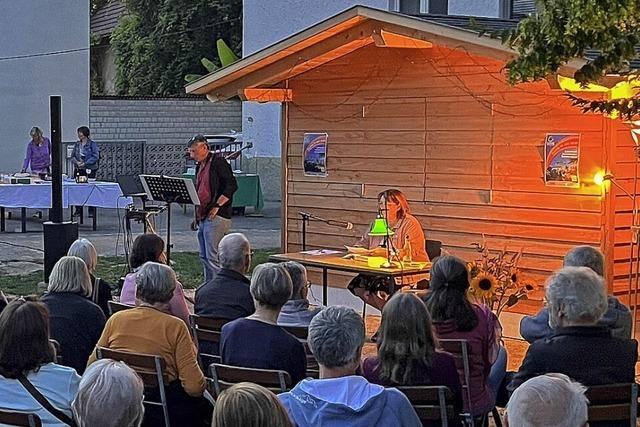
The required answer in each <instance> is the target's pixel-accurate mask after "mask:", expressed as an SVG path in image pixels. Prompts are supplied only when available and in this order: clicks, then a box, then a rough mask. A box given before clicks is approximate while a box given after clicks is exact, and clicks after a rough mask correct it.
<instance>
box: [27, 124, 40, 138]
mask: <svg viewBox="0 0 640 427" xmlns="http://www.w3.org/2000/svg"><path fill="white" fill-rule="evenodd" d="M29 136H30V137H31V138H33V139H35V140H37V141H39V140H41V139H42V129H40V128H39V127H38V126H34V127H32V128H31V130H30V131H29Z"/></svg>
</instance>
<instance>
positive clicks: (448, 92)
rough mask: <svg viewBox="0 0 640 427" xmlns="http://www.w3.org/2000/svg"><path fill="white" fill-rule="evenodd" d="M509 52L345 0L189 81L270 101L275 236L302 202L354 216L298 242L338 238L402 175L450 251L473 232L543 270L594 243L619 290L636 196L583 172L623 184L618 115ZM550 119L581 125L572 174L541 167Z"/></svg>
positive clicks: (199, 88) (297, 232) (626, 145)
mask: <svg viewBox="0 0 640 427" xmlns="http://www.w3.org/2000/svg"><path fill="white" fill-rule="evenodd" d="M513 56H514V52H513V51H511V50H509V49H508V48H506V47H505V46H503V45H502V44H501V43H500V41H498V40H495V39H491V38H489V37H479V36H478V34H477V33H475V32H472V31H469V30H465V29H461V28H456V27H454V26H450V25H443V24H440V23H436V22H432V21H430V20H429V17H424V18H422V19H421V18H416V17H411V16H405V15H401V14H396V13H391V12H385V11H380V10H374V9H370V8H366V7H361V6H357V7H354V8H351V9H349V10H346V11H345V12H343V13H340V14H338V15H336V16H334V17H332V18H330V19H328V20H326V21H323V22H320V23H318V24H316V25H314V26H312V27H310V28H308V29H306V30H304V31H302V32H300V33H298V34H295V35H293V36H291V37H289V38H287V39H285V40H282V41H281V42H279V43H276V44H274V45H272V46H270V47H268V48H266V49H264V50H262V51H260V52H257V53H255V54H253V55H251V56H248V57H246V58H243V59H242V60H240V61H238V62H237V63H234V64H232V65H230V66H228V67H226V68H223V69H221V70H219V71H217V72H214V73H212V74H209V75H208V76H205V77H204V78H202V79H200V80H198V81H197V82H194V83H192V84H190V85H188V86H187V92H189V93H195V94H207V96H208V97H209V99H211V100H212V101H216V100H224V99H228V98H231V97H234V96H240V97H241V98H242V99H245V100H250V101H257V102H266V101H279V102H282V105H283V108H282V124H283V126H282V158H283V161H282V165H283V169H282V186H283V187H282V194H283V201H282V209H283V232H282V245H283V250H284V251H289V252H293V251H299V250H301V241H302V236H301V228H302V226H301V218H300V216H299V211H307V212H311V213H313V214H315V215H318V216H320V217H322V218H325V219H331V220H342V221H351V222H353V223H354V225H355V227H354V229H353V230H345V229H340V228H337V227H333V226H330V225H326V224H323V223H320V222H311V223H310V225H309V227H308V235H307V242H308V245H309V246H310V247H322V248H339V247H341V246H342V245H343V244H349V243H352V242H353V241H354V240H355V239H356V238H357V237H358V236H359V235H361V234H362V233H364V232H365V231H366V230H367V227H368V225H369V224H370V222H371V221H372V219H373V218H374V216H375V213H376V209H377V201H376V195H377V194H378V192H380V191H381V190H383V189H386V188H398V189H400V190H402V191H403V192H405V193H406V194H407V195H408V197H409V200H410V203H411V207H412V210H413V213H414V214H415V215H416V216H417V218H418V219H419V220H420V222H421V223H422V225H423V228H424V230H425V234H426V236H427V238H430V239H436V240H441V241H442V242H443V244H444V247H445V248H446V249H447V250H448V251H449V252H451V253H453V254H456V255H458V256H460V257H462V258H465V259H467V260H472V259H474V258H476V257H477V252H475V250H474V249H473V248H472V246H471V244H472V243H473V242H479V241H480V240H481V238H482V235H483V234H484V235H485V236H486V239H487V243H488V245H489V247H490V248H491V249H495V250H500V249H502V248H504V247H506V248H508V249H509V250H513V251H518V250H520V249H522V250H523V258H522V260H521V262H520V266H521V267H522V268H523V269H524V270H526V271H527V272H528V273H529V274H530V275H532V276H533V277H535V278H537V279H538V280H540V281H542V280H543V279H544V278H545V277H546V276H547V275H548V274H549V273H550V272H552V271H553V270H555V269H557V268H558V267H559V266H561V263H562V256H563V255H564V254H565V252H566V251H567V250H569V249H570V248H571V247H573V246H575V245H580V244H587V245H593V246H597V247H599V248H601V250H602V251H603V252H604V253H605V256H606V259H607V261H608V263H607V270H606V275H607V278H608V279H609V280H608V283H609V286H610V288H611V290H612V291H613V292H614V293H616V294H626V293H627V288H628V286H629V285H628V280H627V279H628V277H629V265H630V259H631V256H630V251H631V245H630V240H631V229H630V225H631V217H632V213H631V210H632V201H631V199H630V198H629V197H628V196H627V195H626V194H625V193H623V192H621V191H619V190H618V189H617V187H615V186H610V187H606V186H605V187H601V186H599V185H596V184H595V183H594V180H593V176H594V174H595V173H596V172H597V171H599V170H602V171H605V172H606V173H611V174H613V175H614V176H615V177H616V183H618V184H620V185H621V186H623V187H625V188H626V189H627V190H628V191H629V192H631V193H633V194H635V192H634V191H633V190H634V188H633V184H634V174H636V172H637V169H636V166H635V165H636V161H635V155H634V151H633V148H634V143H633V140H632V138H631V134H630V132H629V128H628V127H627V126H626V125H624V124H623V123H621V122H620V121H619V120H618V121H616V120H611V119H607V118H605V117H603V116H601V115H595V114H591V115H586V114H582V113H581V112H580V111H579V110H578V109H577V108H575V107H573V106H571V104H570V102H569V101H568V99H567V98H566V97H565V96H564V94H563V92H562V91H561V90H559V89H558V86H557V85H556V84H555V76H552V77H551V78H550V79H549V81H542V82H536V83H528V84H522V85H518V86H515V87H512V86H509V85H508V84H507V83H506V80H505V75H504V67H505V63H506V61H507V60H508V59H510V58H512V57H513ZM579 65H580V63H579V62H576V63H575V64H568V65H567V66H566V67H565V68H566V69H564V70H561V72H562V71H564V74H565V75H571V73H572V71H574V70H575V69H576V67H577V66H579ZM309 132H318V133H327V135H328V145H327V153H326V169H327V174H326V176H307V175H305V173H304V170H303V157H302V155H303V149H302V146H303V138H304V135H305V133H309ZM548 134H576V135H578V137H579V170H578V178H579V184H578V185H577V186H570V187H566V186H550V185H547V184H546V183H545V160H544V155H543V153H544V144H545V138H546V136H547V135H548ZM254 143H256V144H259V143H260V141H254ZM332 283H333V284H335V285H336V286H342V282H341V281H340V280H337V279H335V280H333V281H332ZM623 300H624V298H623Z"/></svg>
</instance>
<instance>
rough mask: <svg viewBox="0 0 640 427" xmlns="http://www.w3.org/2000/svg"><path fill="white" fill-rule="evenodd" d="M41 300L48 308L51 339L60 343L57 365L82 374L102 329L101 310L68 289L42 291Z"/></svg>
mask: <svg viewBox="0 0 640 427" xmlns="http://www.w3.org/2000/svg"><path fill="white" fill-rule="evenodd" d="M42 302H43V303H44V304H45V305H46V306H47V309H48V310H49V320H50V323H51V338H53V339H54V340H56V341H58V343H60V353H61V356H62V363H61V364H62V365H65V366H69V367H71V368H74V369H75V370H76V371H77V372H78V374H79V375H82V374H83V373H84V370H85V368H86V367H87V361H88V360H89V355H90V354H91V352H92V351H93V349H94V348H95V346H96V343H97V342H98V339H99V338H100V335H101V334H102V330H103V329H104V324H105V322H106V320H105V317H104V313H103V312H102V310H101V309H100V307H98V306H97V305H96V304H94V303H92V302H91V301H89V300H88V299H87V298H85V297H84V296H82V295H80V294H74V293H69V292H55V293H49V294H46V295H44V296H43V297H42Z"/></svg>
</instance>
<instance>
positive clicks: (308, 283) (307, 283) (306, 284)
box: [304, 280, 311, 289]
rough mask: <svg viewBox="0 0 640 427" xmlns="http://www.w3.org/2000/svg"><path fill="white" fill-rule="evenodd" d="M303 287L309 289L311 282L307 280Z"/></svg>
mask: <svg viewBox="0 0 640 427" xmlns="http://www.w3.org/2000/svg"><path fill="white" fill-rule="evenodd" d="M304 287H305V288H307V289H309V288H310V287H311V282H310V281H308V280H307V282H306V283H305V284H304Z"/></svg>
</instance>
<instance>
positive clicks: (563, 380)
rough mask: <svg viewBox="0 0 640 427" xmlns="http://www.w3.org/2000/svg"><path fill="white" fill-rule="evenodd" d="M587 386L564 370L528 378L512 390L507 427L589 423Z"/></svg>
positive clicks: (577, 426) (567, 426)
mask: <svg viewBox="0 0 640 427" xmlns="http://www.w3.org/2000/svg"><path fill="white" fill-rule="evenodd" d="M585 390H586V387H584V386H583V385H582V384H580V383H577V382H574V381H571V379H570V378H569V377H567V376H566V375H564V374H545V375H540V376H539V377H535V378H531V379H530V380H528V381H525V382H524V383H523V384H522V385H521V386H520V387H518V389H517V390H516V391H515V392H514V393H513V395H512V396H511V399H509V404H508V405H507V412H506V416H505V422H506V425H507V426H508V427H548V426H554V427H583V426H586V425H587V417H588V408H587V404H588V403H589V402H588V401H587V397H586V396H585V395H584V392H585Z"/></svg>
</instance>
